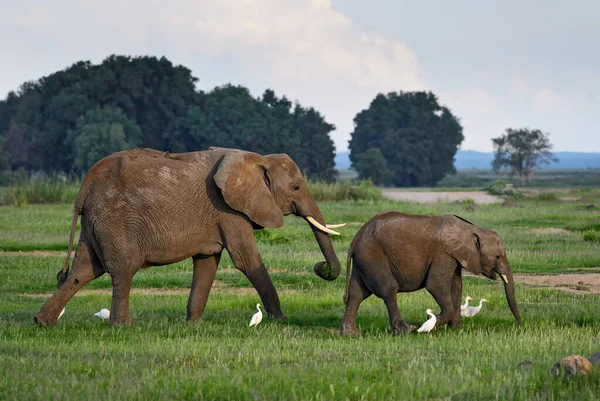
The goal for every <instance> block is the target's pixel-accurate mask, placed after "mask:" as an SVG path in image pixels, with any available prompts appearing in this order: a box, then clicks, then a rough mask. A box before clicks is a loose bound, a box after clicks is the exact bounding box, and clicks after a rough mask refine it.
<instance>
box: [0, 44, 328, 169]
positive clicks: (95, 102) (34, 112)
mask: <svg viewBox="0 0 600 401" xmlns="http://www.w3.org/2000/svg"><path fill="white" fill-rule="evenodd" d="M197 81H198V80H197V78H195V77H193V76H192V75H191V71H190V70H189V69H187V68H186V67H183V66H174V65H173V64H172V63H171V62H170V61H169V60H167V59H165V58H164V57H163V58H160V59H157V58H155V57H135V58H132V57H127V56H114V55H113V56H110V57H108V58H106V59H105V60H104V61H103V62H102V63H101V64H97V65H95V64H92V63H91V62H89V61H80V62H77V63H75V64H73V65H72V66H70V67H69V68H67V69H65V70H62V71H58V72H55V73H53V74H50V75H48V76H45V77H42V78H40V79H39V80H37V81H33V82H25V83H24V84H23V85H21V87H20V88H19V89H18V90H17V91H16V92H11V93H9V96H8V97H7V98H6V99H5V100H3V101H0V137H4V138H6V143H5V149H6V150H7V152H8V153H9V154H10V155H11V167H12V168H17V167H24V168H26V169H28V170H32V169H40V170H44V171H46V172H50V171H53V170H54V171H57V170H58V171H65V172H67V171H71V170H72V169H73V168H75V169H76V170H85V169H86V168H87V167H89V166H90V163H92V161H93V160H96V159H98V158H99V157H101V156H103V155H105V154H106V152H108V151H110V150H113V149H116V150H120V149H124V148H127V147H130V146H134V144H135V146H143V147H149V148H154V149H161V150H171V151H173V152H189V151H195V150H202V149H206V148H208V147H209V146H223V147H232V148H238V149H244V150H249V151H253V152H258V153H262V154H266V153H288V154H289V155H290V156H291V157H292V158H293V159H294V160H296V162H297V163H298V165H299V167H300V168H301V170H302V171H304V172H305V173H306V174H307V175H309V176H310V177H316V178H325V179H330V178H332V177H333V175H334V170H333V157H334V153H333V142H332V141H331V139H330V138H329V133H330V132H331V131H332V130H333V129H334V126H333V125H331V124H328V123H327V122H326V121H325V119H324V118H323V117H322V116H321V115H320V114H319V113H318V112H317V111H316V110H314V109H312V108H308V109H306V108H303V107H302V106H300V105H299V104H294V105H293V104H292V102H290V101H289V100H288V99H287V98H286V97H285V96H282V97H278V96H277V95H276V94H275V92H274V91H273V90H271V89H268V90H266V91H265V92H264V94H263V95H262V96H261V97H258V98H254V97H252V96H251V94H250V91H249V90H248V89H247V88H245V87H242V86H234V85H225V86H222V87H217V88H215V89H213V90H212V91H210V92H208V93H204V92H201V91H198V90H196V87H195V86H196V82H197ZM111 110H112V111H111ZM115 110H119V113H120V114H119V115H118V116H115V113H114V111H115ZM81 116H85V118H83V119H81ZM90 119H91V120H93V121H90ZM102 119H105V120H102ZM132 127H135V131H136V134H135V135H133V136H132V135H131V134H130V132H128V130H131V129H133V128H132ZM67 133H70V134H69V135H67ZM79 136H83V137H82V138H80V139H78V137H79ZM94 140H102V141H105V142H103V143H99V144H97V146H98V149H93V141H94Z"/></svg>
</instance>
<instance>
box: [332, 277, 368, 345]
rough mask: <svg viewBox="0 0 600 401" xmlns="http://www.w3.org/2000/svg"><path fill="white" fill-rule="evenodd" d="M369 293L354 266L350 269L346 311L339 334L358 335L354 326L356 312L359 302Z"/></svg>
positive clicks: (357, 330)
mask: <svg viewBox="0 0 600 401" xmlns="http://www.w3.org/2000/svg"><path fill="white" fill-rule="evenodd" d="M370 295H371V291H369V290H368V289H367V286H366V285H365V283H364V282H363V281H362V279H361V278H360V275H359V274H358V272H357V270H356V268H355V269H352V275H351V276H350V285H349V287H348V301H347V302H346V312H345V313H344V318H343V319H342V324H341V329H340V335H342V336H344V335H348V336H360V330H359V329H358V327H356V313H357V312H358V307H359V306H360V304H361V302H362V301H363V300H365V299H366V298H368V297H369V296H370Z"/></svg>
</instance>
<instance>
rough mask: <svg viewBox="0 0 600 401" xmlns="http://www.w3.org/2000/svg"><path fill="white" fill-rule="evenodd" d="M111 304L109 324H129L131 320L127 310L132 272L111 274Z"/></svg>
mask: <svg viewBox="0 0 600 401" xmlns="http://www.w3.org/2000/svg"><path fill="white" fill-rule="evenodd" d="M111 278H112V286H113V295H112V304H111V307H110V324H111V325H129V324H131V323H132V322H133V321H132V319H131V314H130V312H129V294H130V292H131V281H132V280H133V274H130V273H129V272H128V273H121V274H112V275H111Z"/></svg>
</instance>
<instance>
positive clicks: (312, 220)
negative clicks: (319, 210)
mask: <svg viewBox="0 0 600 401" xmlns="http://www.w3.org/2000/svg"><path fill="white" fill-rule="evenodd" d="M306 220H308V222H309V223H310V224H312V225H313V226H315V227H317V228H318V229H319V230H321V231H323V232H326V233H327V234H334V235H340V233H338V232H337V231H333V230H330V229H329V228H327V227H325V226H323V225H322V224H321V223H319V222H318V221H317V220H315V219H314V217H312V216H306Z"/></svg>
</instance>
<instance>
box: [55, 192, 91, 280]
mask: <svg viewBox="0 0 600 401" xmlns="http://www.w3.org/2000/svg"><path fill="white" fill-rule="evenodd" d="M88 193H89V185H86V180H84V181H83V184H82V185H81V189H80V190H79V193H78V194H77V198H76V199H75V205H74V206H73V221H72V223H71V234H70V236H69V249H68V251H67V258H66V259H65V264H64V266H63V268H62V269H61V270H59V271H58V273H57V274H56V281H57V282H58V283H57V287H60V286H61V285H62V283H64V282H65V280H66V279H67V275H68V274H69V260H70V259H71V252H72V251H73V242H74V241H75V232H76V231H77V220H78V218H79V216H80V215H81V214H82V212H83V203H84V201H85V198H86V197H87V195H88Z"/></svg>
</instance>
